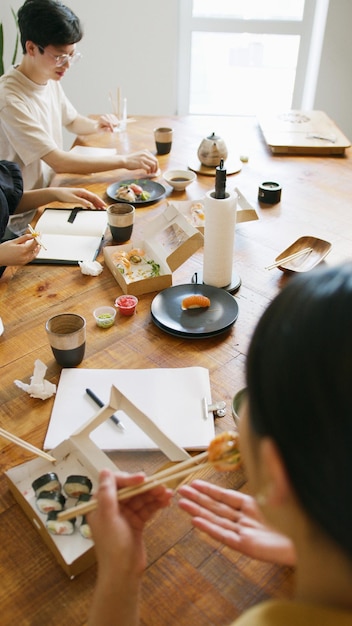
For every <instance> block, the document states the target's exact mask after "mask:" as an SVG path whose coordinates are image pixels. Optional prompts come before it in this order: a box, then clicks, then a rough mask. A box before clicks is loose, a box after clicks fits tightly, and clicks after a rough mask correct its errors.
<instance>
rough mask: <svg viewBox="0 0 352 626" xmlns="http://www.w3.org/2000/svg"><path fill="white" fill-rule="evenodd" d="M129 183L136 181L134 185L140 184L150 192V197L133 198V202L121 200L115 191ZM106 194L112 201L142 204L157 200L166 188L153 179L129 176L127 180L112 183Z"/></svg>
mask: <svg viewBox="0 0 352 626" xmlns="http://www.w3.org/2000/svg"><path fill="white" fill-rule="evenodd" d="M131 183H136V185H140V186H141V187H142V189H143V190H144V191H148V193H150V198H148V200H135V201H134V202H130V201H129V200H121V198H116V192H117V190H118V188H119V187H121V185H130V184H131ZM106 193H107V195H108V196H109V198H110V199H111V200H113V201H114V202H127V204H134V205H135V206H142V205H145V204H152V202H158V200H161V198H162V197H163V196H164V195H165V193H166V189H165V187H164V186H163V185H161V184H160V183H156V182H155V181H154V180H149V179H148V178H138V179H137V178H130V179H128V180H120V181H119V182H118V183H112V185H109V187H108V188H107V190H106Z"/></svg>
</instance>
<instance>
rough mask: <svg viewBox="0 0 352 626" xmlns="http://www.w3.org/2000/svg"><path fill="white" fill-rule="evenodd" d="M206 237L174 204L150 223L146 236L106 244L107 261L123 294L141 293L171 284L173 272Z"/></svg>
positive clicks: (136, 294) (105, 254)
mask: <svg viewBox="0 0 352 626" xmlns="http://www.w3.org/2000/svg"><path fill="white" fill-rule="evenodd" d="M203 243H204V238H203V235H202V234H201V233H200V232H199V230H198V229H197V228H195V227H194V226H192V224H190V222H189V221H188V220H187V219H186V217H185V216H184V215H182V213H181V212H180V211H179V210H178V209H177V208H176V207H175V206H174V205H173V204H169V205H168V206H167V207H166V209H165V210H164V211H163V213H161V214H160V215H158V217H156V218H155V219H153V220H152V221H151V222H149V223H148V225H147V227H146V228H145V231H144V239H143V240H141V241H138V242H133V241H132V243H128V244H126V245H118V246H105V247H104V248H103V252H104V259H105V263H106V265H107V266H108V268H109V269H110V271H111V273H112V275H113V276H114V278H115V280H116V281H117V282H118V284H119V285H120V287H121V288H122V291H123V293H128V294H132V295H134V296H138V295H141V294H144V293H151V292H153V291H160V290H162V289H166V288H167V287H171V285H172V273H173V272H174V271H175V270H176V269H177V268H178V267H180V266H181V265H182V263H184V262H185V261H187V259H188V258H189V257H190V256H192V254H194V253H195V252H196V251H197V250H198V249H199V248H201V247H202V246H203Z"/></svg>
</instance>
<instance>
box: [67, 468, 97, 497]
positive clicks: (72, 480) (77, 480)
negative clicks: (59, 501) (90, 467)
mask: <svg viewBox="0 0 352 626" xmlns="http://www.w3.org/2000/svg"><path fill="white" fill-rule="evenodd" d="M92 487H93V485H92V481H91V480H90V479H89V478H88V477H87V476H79V475H76V474H72V476H67V478H66V482H65V484H64V491H65V493H66V494H67V495H68V497H69V498H79V496H80V495H81V494H82V493H90V492H91V491H92Z"/></svg>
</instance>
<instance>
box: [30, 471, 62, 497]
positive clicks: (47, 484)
mask: <svg viewBox="0 0 352 626" xmlns="http://www.w3.org/2000/svg"><path fill="white" fill-rule="evenodd" d="M32 488H33V491H34V493H35V495H36V496H37V497H38V496H39V494H40V493H41V491H61V483H60V481H59V478H58V476H57V474H55V472H48V473H47V474H43V475H42V476H39V478H36V479H35V480H34V481H33V482H32Z"/></svg>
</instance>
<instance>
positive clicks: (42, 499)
mask: <svg viewBox="0 0 352 626" xmlns="http://www.w3.org/2000/svg"><path fill="white" fill-rule="evenodd" d="M65 502H66V498H65V496H64V495H63V494H62V493H60V492H59V491H41V492H40V494H39V495H38V497H37V507H38V509H39V511H40V512H41V513H49V511H62V509H63V508H64V506H65Z"/></svg>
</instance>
